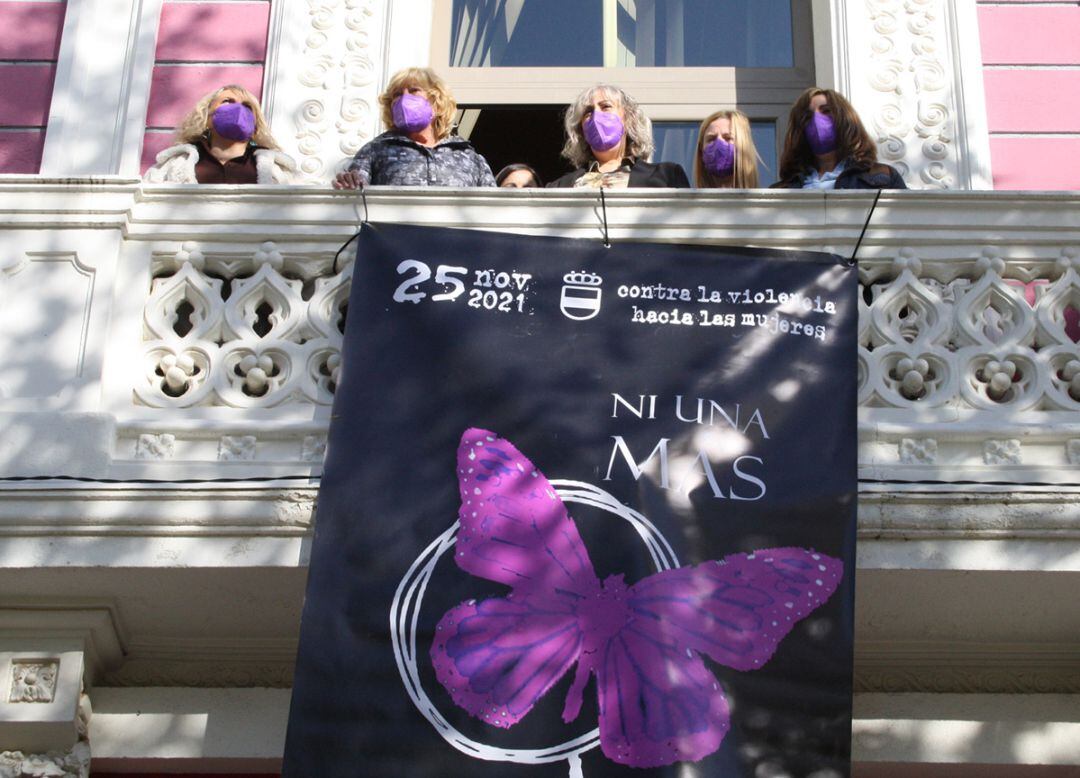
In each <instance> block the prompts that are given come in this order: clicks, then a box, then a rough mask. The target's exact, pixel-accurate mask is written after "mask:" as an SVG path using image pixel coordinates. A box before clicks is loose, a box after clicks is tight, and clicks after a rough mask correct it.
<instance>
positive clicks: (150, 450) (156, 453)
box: [135, 433, 176, 460]
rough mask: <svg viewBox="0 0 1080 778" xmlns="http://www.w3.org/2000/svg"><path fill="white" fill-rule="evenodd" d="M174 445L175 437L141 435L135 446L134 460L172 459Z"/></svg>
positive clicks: (165, 434) (167, 435)
mask: <svg viewBox="0 0 1080 778" xmlns="http://www.w3.org/2000/svg"><path fill="white" fill-rule="evenodd" d="M175 445H176V436H175V435H170V434H168V433H162V434H160V435H152V434H145V433H144V434H142V435H139V439H138V441H137V442H136V444H135V458H136V459H152V460H158V459H172V456H173V450H174V447H175Z"/></svg>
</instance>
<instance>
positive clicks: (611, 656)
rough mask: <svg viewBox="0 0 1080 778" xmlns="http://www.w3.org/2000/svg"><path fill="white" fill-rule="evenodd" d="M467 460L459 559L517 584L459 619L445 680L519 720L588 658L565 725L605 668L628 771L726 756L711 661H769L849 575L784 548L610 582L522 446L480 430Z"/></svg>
mask: <svg viewBox="0 0 1080 778" xmlns="http://www.w3.org/2000/svg"><path fill="white" fill-rule="evenodd" d="M457 461H458V480H459V483H460V487H461V512H460V521H461V527H460V530H459V532H458V537H457V545H456V548H455V554H454V556H455V559H456V560H457V563H458V566H459V567H460V568H461V569H462V570H464V571H466V572H467V573H471V574H472V575H475V576H478V577H480V578H486V579H488V580H490V581H495V582H497V583H502V584H506V585H507V586H509V587H510V588H511V592H510V594H508V595H507V596H506V597H493V598H491V599H487V600H483V601H480V602H477V601H469V602H464V603H462V604H460V605H458V606H457V607H455V608H452V609H451V610H450V611H448V612H447V613H446V615H444V616H443V618H442V620H441V621H440V622H439V624H438V626H437V627H436V633H435V642H434V644H433V645H432V647H431V660H432V663H433V665H434V667H435V674H436V676H437V677H438V679H439V682H440V683H441V684H442V685H443V686H444V687H445V688H446V690H447V691H448V692H449V693H450V696H451V697H452V698H453V700H454V702H455V703H457V704H458V705H460V706H461V707H462V708H464V709H465V710H466V711H468V712H469V713H470V714H471V715H473V716H475V717H477V718H479V719H481V720H483V721H486V722H488V723H489V724H493V725H495V726H497V727H504V728H505V727H511V726H513V725H514V724H516V723H517V722H518V721H520V720H521V718H522V717H523V716H525V714H527V713H528V712H529V711H530V710H531V709H532V708H533V706H534V705H535V704H536V702H537V701H538V700H539V699H540V698H541V697H542V696H543V695H544V694H545V693H546V692H547V691H548V690H549V689H550V688H551V687H552V686H554V685H555V684H556V683H557V682H558V681H559V679H561V678H562V677H563V676H564V675H565V674H566V673H567V672H568V671H569V670H570V668H571V667H573V665H574V663H575V662H576V663H577V670H576V672H575V674H574V680H573V683H572V685H571V687H570V691H569V693H568V694H567V696H566V704H565V707H564V709H563V714H562V717H563V721H565V722H570V721H573V720H574V719H575V718H577V715H578V713H579V712H580V710H581V703H582V696H583V693H584V690H585V685H586V683H587V682H588V680H589V676H590V675H592V674H595V675H596V688H597V697H598V703H599V722H600V747H601V749H602V750H603V752H604V754H605V755H606V756H607V757H608V758H609V759H612V760H614V761H615V762H618V763H620V764H624V765H630V766H632V767H659V766H663V765H670V764H672V763H674V762H678V761H690V762H695V761H697V760H699V759H702V758H703V757H705V756H708V755H709V754H711V753H713V752H714V751H716V749H717V748H719V747H720V742H721V741H722V740H723V739H724V735H725V734H726V733H727V730H728V727H729V719H730V717H729V714H728V704H727V700H726V699H725V697H724V694H723V692H722V691H721V689H720V685H719V683H717V680H716V677H715V676H714V675H713V674H712V672H710V671H709V670H708V668H706V666H705V663H704V661H703V660H702V658H701V656H700V655H701V654H704V655H705V656H707V657H709V658H710V659H712V660H713V661H715V662H719V663H720V664H722V665H726V666H727V667H730V668H733V669H735V670H756V669H758V668H760V667H762V666H763V665H764V664H765V663H766V662H768V661H769V659H770V658H771V657H772V655H773V652H774V651H775V650H776V646H777V644H778V643H779V642H780V640H781V638H783V637H784V636H785V635H786V634H787V633H788V632H790V631H791V628H792V627H793V626H794V625H795V623H796V622H797V621H799V620H800V619H802V618H804V617H805V616H807V615H809V614H810V612H811V611H813V610H814V609H815V608H817V607H818V606H820V605H821V604H822V603H824V602H825V601H826V600H827V599H828V598H829V597H830V596H831V595H832V593H833V592H834V591H835V590H836V587H837V586H838V585H839V583H840V578H841V576H842V575H843V564H842V563H841V562H840V561H839V560H837V559H833V558H831V557H827V556H825V555H824V554H817V553H814V552H813V551H809V550H806V549H802V548H771V549H765V550H761V551H757V552H755V553H753V554H732V555H731V556H728V557H726V558H725V559H724V560H723V561H721V562H705V563H704V564H700V565H696V566H694V567H682V568H677V569H674V570H665V571H663V572H659V573H655V574H654V575H650V576H648V577H647V578H645V579H643V580H641V581H638V582H637V583H635V584H632V585H629V584H627V583H626V582H625V581H624V580H623V576H622V575H613V576H610V577H608V578H606V579H605V580H604V581H603V582H601V581H600V579H599V578H597V576H596V573H595V571H594V570H593V567H592V563H591V562H590V561H589V555H588V553H587V552H586V550H585V545H584V544H583V543H582V541H581V537H580V536H579V535H578V531H577V527H576V526H575V525H574V521H573V519H571V518H570V516H569V514H568V513H567V512H566V506H565V505H564V504H563V502H562V500H561V499H559V496H558V495H557V494H556V493H555V489H554V488H553V487H552V486H551V484H550V483H548V480H547V479H546V478H545V477H544V476H543V474H542V473H541V472H540V471H539V470H537V469H536V468H535V467H534V466H533V464H532V462H530V461H529V460H528V459H526V458H525V457H524V456H523V455H522V454H521V452H519V451H518V450H517V449H516V448H514V446H513V445H512V444H510V443H509V442H508V441H506V440H503V439H502V438H499V437H498V436H497V435H495V433H493V432H488V431H487V430H481V429H469V430H466V431H465V434H464V435H462V436H461V445H460V446H459V447H458V456H457Z"/></svg>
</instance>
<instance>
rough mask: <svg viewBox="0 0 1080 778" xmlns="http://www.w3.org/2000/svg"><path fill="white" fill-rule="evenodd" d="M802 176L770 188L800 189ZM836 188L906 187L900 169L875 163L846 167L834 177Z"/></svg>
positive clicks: (778, 182) (780, 182) (777, 183)
mask: <svg viewBox="0 0 1080 778" xmlns="http://www.w3.org/2000/svg"><path fill="white" fill-rule="evenodd" d="M802 182H803V177H802V176H801V175H799V176H794V177H792V178H789V179H787V180H785V181H777V182H776V183H775V184H773V185H772V186H771V187H769V188H770V189H802ZM836 188H837V189H907V184H905V183H904V178H903V176H901V175H900V171H898V170H897V169H896V168H894V167H891V166H889V165H884V164H877V165H874V166H873V167H872V168H870V169H866V168H846V169H845V170H844V172H843V173H841V174H840V175H839V176H838V177H837V179H836Z"/></svg>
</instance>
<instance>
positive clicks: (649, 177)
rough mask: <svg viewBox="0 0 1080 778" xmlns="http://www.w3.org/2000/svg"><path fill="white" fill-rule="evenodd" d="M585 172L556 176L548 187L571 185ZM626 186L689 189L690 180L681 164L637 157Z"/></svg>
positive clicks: (584, 169)
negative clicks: (650, 160) (655, 161)
mask: <svg viewBox="0 0 1080 778" xmlns="http://www.w3.org/2000/svg"><path fill="white" fill-rule="evenodd" d="M587 172H589V171H588V169H587V168H581V169H580V170H575V171H573V172H571V173H567V174H566V175H565V176H561V177H559V178H556V179H555V180H554V181H552V182H551V183H550V184H548V188H549V189H551V188H557V189H562V188H568V187H572V186H573V185H574V182H575V181H577V180H578V179H579V178H581V177H582V176H583V175H585V174H586V173H587ZM627 186H628V187H639V186H651V187H671V188H675V189H689V188H690V180H689V179H688V178H687V177H686V171H685V170H683V169H682V165H678V164H676V163H674V162H658V163H656V164H654V163H652V162H645V161H644V160H640V159H639V160H636V161H635V162H634V165H633V167H631V168H630V181H629V183H628V184H627Z"/></svg>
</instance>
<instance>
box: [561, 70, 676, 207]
mask: <svg viewBox="0 0 1080 778" xmlns="http://www.w3.org/2000/svg"><path fill="white" fill-rule="evenodd" d="M564 126H565V128H566V145H565V146H564V147H563V152H562V155H563V156H564V157H566V158H567V159H568V160H570V164H572V165H573V166H574V167H575V168H577V169H576V170H574V171H572V172H570V173H567V174H566V175H564V176H562V177H561V178H557V179H556V180H554V181H552V182H551V183H550V184H548V187H575V188H577V187H592V188H596V189H599V188H601V187H603V188H605V189H608V188H610V189H625V188H626V187H639V186H654V187H680V188H689V186H690V181H689V180H687V178H686V171H685V170H683V169H682V166H681V165H677V164H675V163H674V162H658V163H656V164H653V163H652V162H649V161H648V159H649V155H650V154H652V152H653V139H652V124H651V123H650V122H649V119H648V117H647V116H645V112H644V111H643V110H642V109H641V106H639V105H638V104H637V101H635V100H634V98H632V97H631V96H630V95H628V94H627V93H626V92H624V91H623V90H621V89H619V88H618V87H616V86H609V85H606V84H598V85H596V86H593V87H589V88H588V89H586V90H585V91H584V92H582V93H581V94H579V95H578V96H577V99H576V100H575V101H574V102H573V103H572V104H571V105H570V107H568V108H567V109H566V118H565V122H564Z"/></svg>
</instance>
